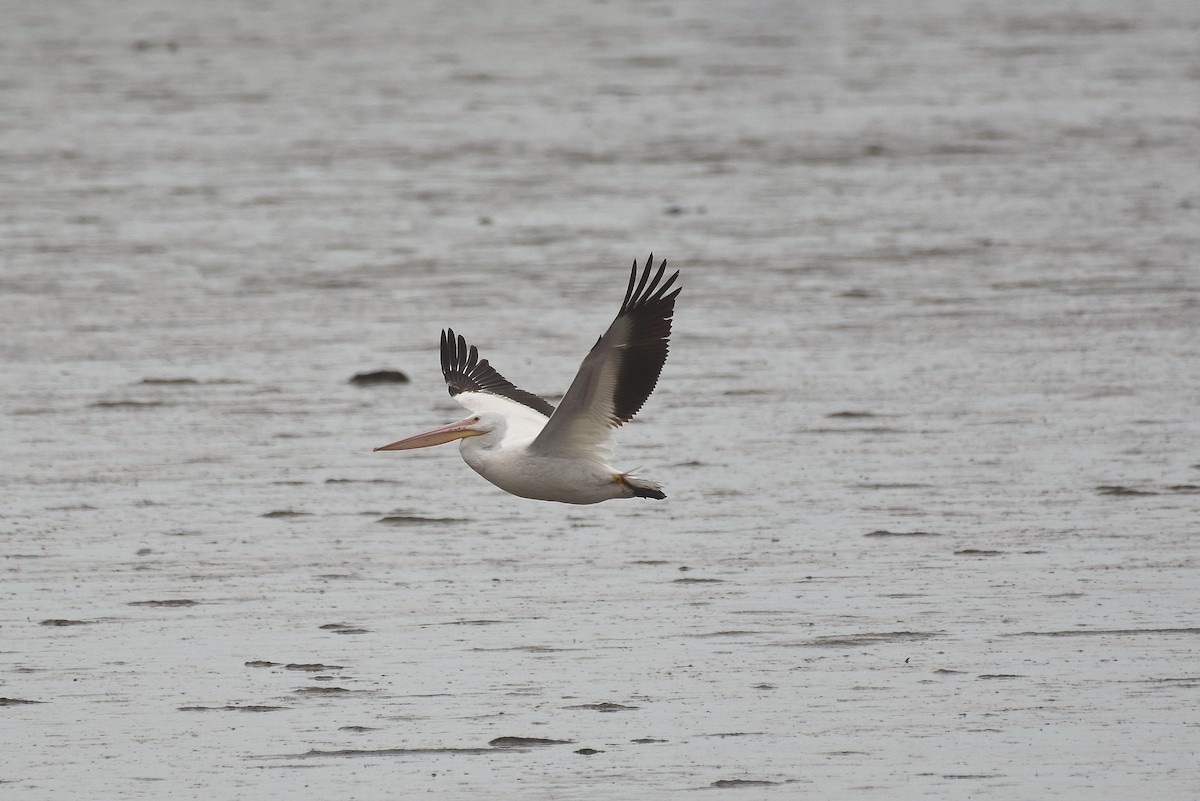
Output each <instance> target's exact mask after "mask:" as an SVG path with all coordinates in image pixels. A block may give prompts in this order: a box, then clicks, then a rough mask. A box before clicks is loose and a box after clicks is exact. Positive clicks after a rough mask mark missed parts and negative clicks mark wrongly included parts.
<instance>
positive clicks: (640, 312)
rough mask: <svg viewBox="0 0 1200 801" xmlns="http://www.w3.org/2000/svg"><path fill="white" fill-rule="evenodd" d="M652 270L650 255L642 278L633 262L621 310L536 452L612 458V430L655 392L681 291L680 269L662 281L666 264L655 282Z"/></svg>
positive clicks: (540, 437)
mask: <svg viewBox="0 0 1200 801" xmlns="http://www.w3.org/2000/svg"><path fill="white" fill-rule="evenodd" d="M653 266H654V255H653V254H651V255H650V258H648V259H647V260H646V266H645V267H644V268H643V269H642V274H641V279H640V280H639V279H638V269H637V262H636V261H634V263H633V269H632V270H631V271H630V273H629V287H628V288H627V289H626V290H625V301H624V302H623V303H622V304H621V311H620V312H618V313H617V317H616V319H615V320H613V322H612V325H610V326H609V327H608V330H607V331H605V332H604V335H603V336H602V337H600V338H599V339H598V340H596V344H595V345H594V346H593V347H592V350H591V352H589V353H588V355H587V358H585V359H584V360H583V364H581V365H580V366H579V372H578V373H576V374H575V380H574V381H572V382H571V387H570V389H568V390H567V394H566V395H564V396H563V399H562V402H561V403H559V405H558V409H557V410H556V411H555V412H554V414H553V415H552V416H551V417H550V421H549V422H548V423H546V427H545V428H543V429H542V432H541V433H540V434H539V435H538V437H537V439H535V440H534V441H533V443H531V445H530V449H531V450H534V451H537V452H539V453H543V454H547V455H551V454H559V455H578V453H579V452H580V451H586V452H590V453H594V454H597V455H600V456H603V457H607V455H608V444H607V443H608V439H609V435H610V434H611V432H612V429H614V428H616V427H617V426H619V425H621V424H623V423H626V422H628V421H629V420H630V419H631V418H632V417H633V416H634V415H635V414H637V413H638V410H639V409H641V408H642V404H644V403H645V402H646V398H648V397H650V393H651V392H653V391H654V386H655V384H657V383H658V377H659V375H660V374H661V373H662V368H663V364H664V363H665V362H666V360H667V340H668V339H669V338H670V336H671V318H672V316H673V315H674V314H675V296H676V295H678V294H679V288H676V289H675V291H673V292H672V291H670V289H671V286H672V285H673V284H674V283H675V279H677V278H678V277H679V271H678V270H677V271H675V272H674V273H672V274H671V277H670V278H668V279H667V280H666V281H663V280H662V278H663V274H664V273H665V272H666V269H667V263H666V261H665V260H664V261H663V262H662V263H661V264H660V265H659V267H658V271H657V272H655V273H654V277H653V279H651V271H652V268H653Z"/></svg>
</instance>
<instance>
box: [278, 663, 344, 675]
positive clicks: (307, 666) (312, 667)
mask: <svg viewBox="0 0 1200 801" xmlns="http://www.w3.org/2000/svg"><path fill="white" fill-rule="evenodd" d="M283 669H284V670H303V671H305V672H308V673H324V672H325V671H327V670H342V669H343V668H342V666H341V665H322V664H320V663H319V662H312V663H298V662H289V663H288V664H286V665H284V666H283Z"/></svg>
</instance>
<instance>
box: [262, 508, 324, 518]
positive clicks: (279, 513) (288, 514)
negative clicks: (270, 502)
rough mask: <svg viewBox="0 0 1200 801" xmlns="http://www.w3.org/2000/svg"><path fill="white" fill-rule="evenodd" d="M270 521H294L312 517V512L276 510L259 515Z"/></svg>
mask: <svg viewBox="0 0 1200 801" xmlns="http://www.w3.org/2000/svg"><path fill="white" fill-rule="evenodd" d="M259 517H265V518H268V519H270V520H294V519H296V518H297V517H312V513H311V512H297V511H295V510H294V509H276V510H274V511H271V512H267V513H266V514H262V515H259Z"/></svg>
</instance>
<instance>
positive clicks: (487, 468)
mask: <svg viewBox="0 0 1200 801" xmlns="http://www.w3.org/2000/svg"><path fill="white" fill-rule="evenodd" d="M653 266H654V255H653V254H651V256H650V258H648V259H647V260H646V266H645V267H644V268H643V269H642V274H641V279H640V280H638V270H637V261H634V263H633V269H632V270H631V271H630V274H629V287H628V288H627V289H626V290H625V301H624V302H623V303H622V304H621V311H619V312H618V313H617V317H616V319H615V320H613V322H612V325H610V326H609V327H608V330H607V331H605V332H604V336H602V337H600V338H599V339H598V340H596V344H595V345H594V346H593V347H592V350H591V351H590V352H589V353H588V355H587V358H585V359H584V360H583V363H582V364H581V365H580V366H579V372H578V373H576V374H575V380H574V381H572V382H571V386H570V388H569V389H568V390H567V394H566V395H564V396H563V399H562V401H561V402H560V403H559V405H558V408H557V409H555V408H554V407H553V406H551V405H550V404H549V403H547V402H546V401H545V400H543V399H542V398H539V397H538V396H537V395H534V394H532V393H530V392H526V391H525V390H523V389H518V388H517V387H515V386H514V385H513V384H512V383H511V382H509V381H508V380H507V379H505V377H504V376H502V375H500V373H498V372H496V369H495V368H494V367H492V366H491V365H490V364H488V361H487V359H480V358H479V350H478V349H477V348H476V347H475V346H474V345H471V346H470V347H468V346H467V342H466V340H465V339H463V337H461V336H455V334H454V329H447V330H445V331H442V375H443V376H445V378H446V385H447V388H448V389H449V390H450V396H451V397H452V398H454V400H456V401H458V402H459V403H460V404H462V406H463V407H465V408H466V409H467V410H468V411H470V412H471V416H470V417H467V418H465V419H463V420H459V421H458V422H456V423H449V424H447V425H444V426H439V427H437V428H432V429H430V430H429V431H423V432H421V433H420V434H414V435H412V436H410V437H405V438H404V439H401V440H397V441H396V442H393V443H391V444H390V445H383V446H380V447H378V448H376V449H375V450H377V451H403V450H408V449H410V448H425V447H428V446H430V445H441V444H442V443H444V442H450V441H452V440H456V439H457V440H460V442H459V452H460V453H461V454H462V458H463V461H465V462H466V463H467V464H468V465H469V466H470V467H471V469H472V470H474V471H475V472H476V473H478V474H479V475H481V476H483V477H484V478H486V479H487V480H488V481H490V482H492V483H493V484H495V485H496V486H497V487H499V488H500V489H502V490H505V491H506V492H511V493H512V494H513V495H519V496H521V497H522V498H533V499H535V500H541V501H559V502H561V503H599V502H600V501H607V500H611V499H613V498H656V499H659V500H662V499H663V498H666V497H667V496H666V494H665V493H664V492H663V491H662V487H661V486H659V485H658V484H657V483H655V482H653V481H650V480H649V479H645V478H641V477H639V476H635V475H633V471H621V470H617V469H616V468H613V467H610V466H609V465H608V462H609V460H610V459H612V442H611V440H612V430H613V429H614V428H616V427H617V426H620V425H622V424H623V423H627V422H629V420H630V419H631V418H632V417H633V416H634V415H635V414H637V413H638V410H639V409H641V408H642V404H644V403H645V402H646V398H648V397H650V393H651V392H652V391H654V385H655V384H657V383H658V377H659V375H660V374H661V373H662V368H663V363H664V362H666V360H667V340H668V339H669V338H670V336H671V317H672V315H674V313H675V296H676V295H678V294H679V289H680V288H676V289H675V291H674V292H670V291H669V290H670V289H671V285H672V284H674V283H675V279H676V278H678V277H679V271H678V270H676V271H675V272H674V273H673V274H672V275H671V277H670V278H668V279H667V280H666V281H663V280H662V277H663V273H664V272H665V271H666V269H667V263H666V261H665V260H664V261H662V262H661V263H660V264H659V267H658V271H657V272H656V273H654V277H653V279H652V278H651V271H652V268H653Z"/></svg>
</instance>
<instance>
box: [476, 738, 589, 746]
mask: <svg viewBox="0 0 1200 801" xmlns="http://www.w3.org/2000/svg"><path fill="white" fill-rule="evenodd" d="M570 743H571V741H570V740H549V739H546V738H544V737H497V738H496V739H495V740H492V741H491V742H489V743H488V745H490V746H491V747H492V748H528V747H530V746H536V745H569V744H570Z"/></svg>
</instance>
